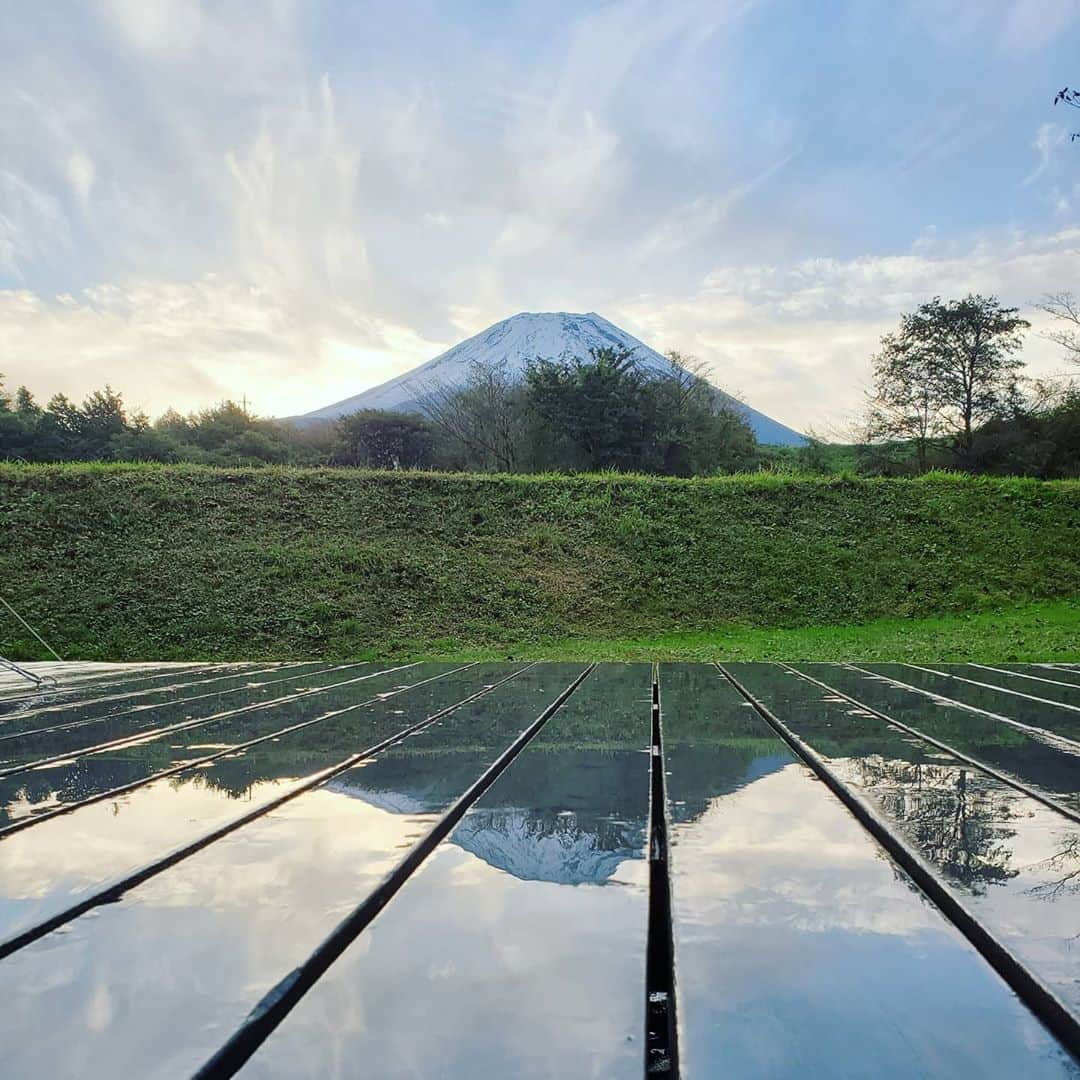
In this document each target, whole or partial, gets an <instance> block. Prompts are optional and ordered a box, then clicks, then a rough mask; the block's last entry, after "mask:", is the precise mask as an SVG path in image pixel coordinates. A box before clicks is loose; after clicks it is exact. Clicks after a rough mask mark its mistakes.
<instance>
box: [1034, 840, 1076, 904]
mask: <svg viewBox="0 0 1080 1080" xmlns="http://www.w3.org/2000/svg"><path fill="white" fill-rule="evenodd" d="M1031 869H1033V870H1042V871H1044V872H1045V873H1048V874H1051V875H1053V876H1052V877H1051V879H1050V880H1049V881H1044V882H1043V883H1042V884H1041V885H1035V886H1033V887H1032V888H1031V889H1029V890H1028V893H1029V894H1030V895H1031V896H1038V897H1041V898H1042V899H1044V900H1056V899H1058V897H1061V896H1069V895H1071V894H1073V893H1080V833H1077V832H1070V833H1068V834H1067V835H1066V837H1065V842H1064V844H1063V845H1062V847H1061V850H1060V851H1059V852H1058V853H1057V854H1056V855H1051V856H1050V858H1049V859H1043V861H1042V862H1039V863H1035V865H1034V866H1033V867H1031Z"/></svg>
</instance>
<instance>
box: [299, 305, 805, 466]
mask: <svg viewBox="0 0 1080 1080" xmlns="http://www.w3.org/2000/svg"><path fill="white" fill-rule="evenodd" d="M605 346H608V347H614V348H626V349H630V350H632V351H633V354H634V356H635V357H636V359H637V361H638V363H639V364H640V365H641V366H642V367H644V368H647V369H651V370H654V371H658V372H663V371H670V370H671V362H670V361H669V360H668V359H667V358H666V357H665V356H662V355H661V354H660V353H658V352H657V351H656V350H655V349H651V348H649V346H648V345H646V344H645V343H644V342H642V341H639V340H638V339H637V338H635V337H634V336H633V335H632V334H628V333H627V332H626V331H625V330H622V329H620V328H619V327H618V326H616V325H615V324H614V323H611V322H609V321H608V320H607V319H605V318H603V316H601V315H597V314H596V312H594V311H590V312H586V313H585V314H574V313H573V312H568V311H548V312H534V311H523V312H521V313H520V314H518V315H513V316H511V317H510V318H509V319H503V321H502V322H497V323H495V325H494V326H489V327H488V328H487V329H486V330H483V331H481V332H480V333H479V334H477V335H475V337H471V338H467V339H466V340H465V341H462V342H461V343H460V344H458V345H455V346H454V347H453V348H452V349H448V350H447V351H446V352H444V353H442V354H440V355H439V356H436V357H435V359H434V360H429V361H428V362H427V363H426V364H421V365H420V366H419V367H416V368H413V369H412V370H411V371H407V372H406V373H405V374H404V375H399V376H397V377H396V378H394V379H390V380H389V381H388V382H385V383H383V384H382V385H380V386H374V387H372V388H371V389H370V390H365V391H363V392H362V393H360V394H357V395H355V396H354V397H350V398H346V399H345V400H344V401H338V402H335V403H334V404H333V405H327V406H325V407H324V408H322V409H316V410H315V411H314V412H310V413H307V414H305V415H304V416H302V417H300V419H301V420H332V419H334V418H336V417H338V416H344V415H346V414H348V413H351V412H356V411H358V410H359V409H391V410H400V411H407V410H410V409H415V408H416V407H417V402H418V400H420V399H422V398H423V397H424V395H425V394H426V393H428V392H430V390H431V389H432V388H433V387H435V386H441V387H446V386H450V387H452V386H456V385H460V384H464V383H465V382H466V381H467V380H468V378H469V375H470V372H471V370H472V369H473V365H474V364H476V363H480V364H493V363H504V364H505V365H506V370H507V372H508V374H511V375H515V376H524V372H525V367H526V365H527V364H528V363H529V362H530V361H531V360H535V359H537V358H538V357H539V358H542V359H545V360H561V359H569V358H571V357H575V356H577V357H587V356H588V355H589V354H590V352H591V350H592V349H596V348H602V347H605ZM739 405H740V406H741V408H742V409H743V410H744V411H745V413H746V416H747V419H748V420H749V421H750V426H751V427H752V428H753V429H754V433H755V435H757V437H758V440H759V441H760V442H763V443H773V444H779V445H798V444H802V443H804V442H805V441H806V440H805V439H804V438H803V436H802V435H799V434H798V433H797V432H795V431H793V430H792V429H791V428H789V427H786V426H785V425H783V424H781V423H779V422H778V421H776V420H773V419H771V418H770V417H768V416H765V415H764V414H763V413H759V412H758V411H757V410H756V409H752V408H751V407H750V406H748V405H746V404H745V403H743V402H739Z"/></svg>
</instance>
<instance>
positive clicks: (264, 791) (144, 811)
mask: <svg viewBox="0 0 1080 1080" xmlns="http://www.w3.org/2000/svg"><path fill="white" fill-rule="evenodd" d="M291 782H292V781H291V780H290V779H288V778H281V779H276V780H273V781H268V782H260V783H255V784H253V785H252V786H251V788H250V789H249V791H248V792H247V793H246V795H245V797H244V799H243V800H242V801H240V802H239V803H238V801H237V800H236V799H235V798H233V797H231V796H230V795H229V794H228V793H227V792H224V791H221V790H220V789H218V788H215V787H211V786H208V785H207V784H205V783H200V782H199V779H198V777H195V778H191V779H188V780H187V781H186V782H183V783H177V782H175V781H169V780H158V781H155V782H154V783H153V784H149V785H147V786H146V787H143V788H139V789H137V790H136V791H132V792H130V793H129V794H127V795H124V796H121V797H120V798H119V799H116V800H110V801H103V802H99V803H94V804H92V805H90V806H85V807H83V808H82V809H80V810H79V811H78V812H77V813H73V814H69V815H65V816H62V817H58V818H54V819H52V820H51V821H43V822H41V823H40V824H39V825H35V826H34V828H32V829H27V830H25V831H24V832H19V833H15V835H13V836H9V837H7V838H6V839H5V840H4V841H3V842H2V843H0V938H2V937H7V936H8V935H10V934H12V933H14V932H16V931H17V930H21V929H23V928H25V927H27V926H30V925H33V924H35V923H38V922H40V921H41V920H42V919H45V918H48V917H49V916H50V915H54V914H56V913H57V912H59V911H62V910H63V909H64V908H66V907H68V906H69V905H70V904H72V903H74V902H76V901H77V900H78V899H80V897H81V896H82V895H84V894H85V893H87V892H89V891H90V890H91V889H92V888H95V887H101V886H102V885H104V884H106V883H107V882H109V881H112V880H114V879H116V878H119V877H121V876H123V875H124V874H125V873H129V872H130V871H132V870H134V869H135V868H137V867H139V866H143V865H145V864H146V863H148V862H151V861H152V860H153V859H155V858H157V857H159V856H160V855H162V854H163V853H164V852H167V851H170V850H172V849H173V848H175V847H179V846H180V845H181V844H184V843H189V842H190V841H191V840H193V839H195V838H196V837H198V836H201V835H202V834H203V833H205V832H207V831H208V830H210V829H212V828H214V827H215V826H217V825H220V824H221V823H223V822H225V821H229V820H231V819H232V818H235V817H237V816H239V815H240V814H242V813H246V812H247V811H248V810H250V809H252V808H254V807H255V806H258V805H259V804H260V803H264V802H267V801H269V800H270V799H272V798H274V797H275V796H276V795H278V794H280V793H281V792H282V791H284V790H285V789H286V788H287V787H289V786H290V784H291Z"/></svg>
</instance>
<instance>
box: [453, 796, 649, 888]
mask: <svg viewBox="0 0 1080 1080" xmlns="http://www.w3.org/2000/svg"><path fill="white" fill-rule="evenodd" d="M645 828H646V822H645V821H644V820H642V821H617V820H615V819H612V818H593V819H592V820H589V821H586V822H582V821H580V820H579V819H578V815H577V814H575V813H574V812H573V811H572V810H566V811H563V812H562V813H559V814H555V815H554V816H553V815H552V814H551V813H550V812H548V813H544V814H538V813H537V812H536V811H535V810H533V809H532V808H529V809H518V810H512V809H500V810H488V809H484V810H476V811H474V812H473V813H471V814H469V815H468V816H466V818H465V819H464V820H463V821H462V822H461V824H460V825H459V826H458V827H457V828H456V829H455V830H454V833H453V835H452V836H451V842H452V843H455V844H457V845H458V846H459V847H462V848H464V849H465V850H466V851H468V852H470V853H472V854H473V855H475V856H477V858H480V859H483V860H484V862H486V863H487V864H488V865H489V866H494V867H496V868H497V869H499V870H505V871H506V873H508V874H513V876H514V877H516V878H520V879H522V880H523V881H550V882H554V883H555V884H558V885H585V884H589V885H602V884H603V883H604V882H605V881H607V880H608V879H609V878H610V877H611V876H612V874H614V873H615V870H616V869H617V868H618V866H619V864H620V863H622V862H624V861H625V860H626V859H640V858H641V857H642V851H643V848H644V844H645Z"/></svg>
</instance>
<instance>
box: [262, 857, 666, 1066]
mask: <svg viewBox="0 0 1080 1080" xmlns="http://www.w3.org/2000/svg"><path fill="white" fill-rule="evenodd" d="M617 879H618V883H613V884H608V885H602V886H598V885H580V886H577V887H567V886H565V885H557V884H553V883H551V882H538V881H522V880H520V879H519V878H516V877H514V876H512V875H511V874H507V873H502V872H500V871H498V870H495V869H493V868H492V867H490V866H488V865H487V864H486V863H484V862H482V861H481V860H480V859H477V858H476V857H475V856H473V855H472V854H470V853H469V852H466V851H464V850H462V849H461V848H460V847H457V846H454V845H449V844H444V845H443V846H442V847H441V848H439V850H438V851H437V852H436V854H435V855H433V856H432V858H431V859H430V860H429V861H428V862H427V863H426V864H425V865H424V867H423V869H422V870H421V871H420V872H419V874H418V875H417V876H416V878H415V879H414V880H412V881H410V882H409V883H408V885H406V887H405V888H404V889H403V890H402V891H401V893H400V894H399V895H398V896H397V897H396V898H395V900H394V902H393V904H392V905H391V906H390V907H389V908H388V909H387V910H386V911H385V912H384V913H383V914H382V915H381V916H380V917H379V918H378V919H377V920H376V921H375V922H374V923H373V924H372V925H371V926H370V927H369V928H368V929H367V930H366V931H365V932H364V934H362V935H361V937H360V938H359V939H358V940H357V941H356V942H355V943H354V944H353V945H352V946H351V947H350V949H349V950H348V952H347V953H346V954H345V956H343V957H342V958H341V960H339V961H338V963H337V964H335V965H334V966H333V967H332V968H331V969H330V971H328V972H327V974H326V975H325V976H324V977H323V979H322V980H320V982H319V983H318V984H317V985H316V986H315V988H314V989H313V990H312V991H311V992H309V993H308V994H307V995H306V996H305V998H304V999H303V1000H302V1001H301V1003H300V1005H299V1006H298V1007H297V1008H296V1009H295V1010H294V1011H293V1012H292V1013H291V1014H290V1016H289V1017H288V1019H287V1020H286V1021H285V1023H284V1024H283V1025H282V1026H281V1027H280V1028H278V1030H277V1031H276V1032H275V1033H274V1035H272V1036H271V1038H270V1039H269V1040H268V1042H267V1043H266V1045H265V1046H264V1047H263V1048H262V1050H261V1051H260V1052H259V1053H257V1054H256V1055H255V1057H254V1058H253V1059H252V1061H251V1063H250V1065H249V1066H248V1068H247V1069H245V1071H244V1073H243V1075H244V1076H252V1077H263V1076H281V1077H291V1076H297V1075H312V1076H325V1077H334V1076H351V1075H355V1070H356V1063H357V1062H362V1061H377V1062H378V1068H377V1070H376V1071H377V1073H378V1075H379V1076H380V1077H381V1078H392V1077H418V1076H422V1077H461V1078H470V1080H471V1078H475V1077H515V1078H531V1077H564V1076H565V1077H570V1076H572V1077H603V1078H605V1080H606V1078H618V1077H634V1078H638V1077H640V1076H641V1070H642V1056H643V1053H644V1051H643V1048H642V1042H641V1033H642V1031H643V1029H644V1023H645V1017H644V997H645V987H644V970H645V936H646V892H647V872H646V864H645V862H644V861H643V860H641V859H638V860H628V861H626V862H624V863H623V864H622V865H621V866H620V868H619V870H618V873H617Z"/></svg>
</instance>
